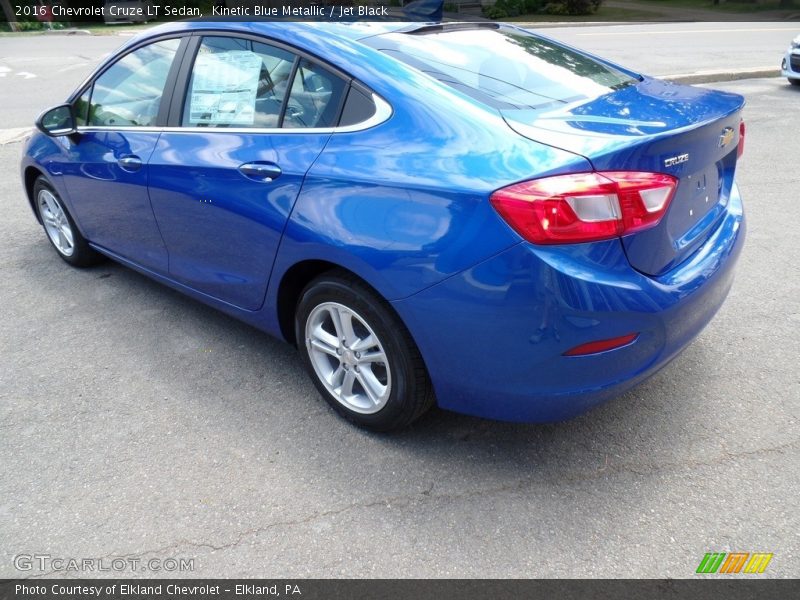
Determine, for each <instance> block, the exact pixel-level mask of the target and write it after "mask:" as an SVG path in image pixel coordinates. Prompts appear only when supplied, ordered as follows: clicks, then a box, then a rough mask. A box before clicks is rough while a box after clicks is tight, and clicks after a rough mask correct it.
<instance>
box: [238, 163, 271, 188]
mask: <svg viewBox="0 0 800 600" xmlns="http://www.w3.org/2000/svg"><path fill="white" fill-rule="evenodd" d="M239 171H240V172H241V173H242V175H244V176H245V177H247V178H248V179H254V180H255V181H263V182H264V183H269V182H270V181H273V180H274V179H276V178H277V177H280V174H281V168H280V167H279V166H278V165H276V164H275V163H271V162H263V163H260V162H252V163H246V164H244V165H242V166H241V167H239Z"/></svg>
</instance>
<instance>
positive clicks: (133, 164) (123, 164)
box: [117, 156, 142, 173]
mask: <svg viewBox="0 0 800 600" xmlns="http://www.w3.org/2000/svg"><path fill="white" fill-rule="evenodd" d="M117 164H118V165H119V168H120V169H122V170H123V171H128V172H129V173H134V172H135V171H138V170H139V169H141V168H142V159H141V158H139V157H138V156H123V157H122V158H120V159H119V160H118V161H117Z"/></svg>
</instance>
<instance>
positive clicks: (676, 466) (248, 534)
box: [27, 439, 800, 579]
mask: <svg viewBox="0 0 800 600" xmlns="http://www.w3.org/2000/svg"><path fill="white" fill-rule="evenodd" d="M799 446H800V439H795V440H790V441H788V442H785V443H783V444H778V445H775V446H769V447H766V448H755V449H753V450H744V451H741V452H722V453H721V454H719V456H717V457H716V458H714V459H712V460H707V461H688V462H669V463H663V464H651V465H632V464H624V463H623V464H620V465H613V464H609V461H608V459H607V458H606V460H605V462H604V464H603V466H601V467H599V468H597V469H595V470H593V471H589V472H585V473H580V474H577V475H572V476H570V475H569V474H567V475H565V476H563V477H560V478H559V480H560V481H561V482H584V481H592V480H595V479H600V478H604V477H608V476H611V475H618V474H622V473H634V474H636V475H641V476H646V475H652V474H655V473H662V472H669V471H680V470H685V469H696V468H704V467H713V466H718V465H721V464H725V463H728V462H731V461H736V460H740V459H747V458H752V457H760V456H766V455H771V454H779V453H782V452H784V451H785V450H789V449H794V448H797V447H799ZM547 479H552V478H547ZM543 481H544V479H542V478H535V477H533V476H528V477H523V478H520V479H517V480H515V481H512V482H509V483H505V484H502V485H496V486H491V487H487V488H481V489H477V490H469V491H465V492H462V493H456V494H448V493H441V494H434V493H433V489H434V487H435V482H433V481H432V482H430V484H429V485H428V486H426V487H425V489H422V490H420V491H419V492H417V493H414V494H410V495H399V496H390V497H387V498H380V499H377V500H370V501H367V502H354V503H352V504H348V505H346V506H342V507H340V508H337V509H331V510H324V511H321V512H312V513H311V514H309V515H307V516H305V517H302V518H298V519H287V520H282V521H273V522H272V523H267V524H266V525H261V526H259V527H252V528H250V529H245V530H244V531H240V532H239V533H238V534H237V535H236V537H235V538H234V539H233V540H231V541H230V542H227V543H224V544H214V543H212V542H208V541H195V540H189V539H185V538H181V539H179V540H176V541H174V542H172V543H170V544H166V545H164V546H159V547H157V548H151V549H147V550H142V551H141V552H132V553H128V554H120V553H117V552H112V553H110V554H107V555H105V556H103V557H100V559H99V560H100V561H101V562H102V561H113V560H114V559H123V560H135V559H139V560H142V559H143V558H144V557H146V556H150V555H156V556H158V555H163V554H166V553H171V552H177V551H178V550H179V549H180V548H198V549H200V548H207V549H209V550H211V551H212V552H219V551H222V550H231V549H234V548H237V547H238V546H240V545H241V544H242V543H243V542H245V540H247V539H249V538H252V537H257V536H259V535H261V534H263V533H266V532H268V531H270V530H272V529H276V528H279V527H295V526H298V525H305V524H308V523H311V522H313V521H316V520H319V519H322V518H325V517H335V516H338V515H341V514H344V513H347V512H350V511H353V510H363V509H370V508H375V507H384V508H390V509H391V508H393V507H401V508H404V507H407V506H409V505H411V504H414V503H423V504H429V503H432V502H441V501H448V502H452V501H454V500H456V501H457V500H465V499H469V498H476V497H481V496H491V495H494V494H502V493H514V492H521V491H523V490H525V489H527V488H530V487H532V486H534V485H537V484H539V483H542V482H543ZM67 572H69V569H57V570H56V569H54V570H51V571H47V572H44V573H38V574H35V575H31V576H29V577H28V578H27V579H36V578H40V577H47V576H49V575H56V574H59V573H67Z"/></svg>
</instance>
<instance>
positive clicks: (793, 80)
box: [789, 79, 800, 85]
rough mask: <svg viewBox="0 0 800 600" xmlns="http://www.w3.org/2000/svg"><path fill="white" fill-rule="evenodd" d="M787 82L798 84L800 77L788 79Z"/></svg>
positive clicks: (799, 83)
mask: <svg viewBox="0 0 800 600" xmlns="http://www.w3.org/2000/svg"><path fill="white" fill-rule="evenodd" d="M789 83H790V84H791V85H800V79H790V80H789Z"/></svg>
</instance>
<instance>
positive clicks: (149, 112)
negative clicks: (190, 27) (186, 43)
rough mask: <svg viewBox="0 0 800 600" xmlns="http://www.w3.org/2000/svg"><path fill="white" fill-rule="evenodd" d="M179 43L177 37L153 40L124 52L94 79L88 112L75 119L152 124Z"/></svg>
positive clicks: (107, 123) (108, 123) (110, 124)
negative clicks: (148, 43) (123, 54)
mask: <svg viewBox="0 0 800 600" xmlns="http://www.w3.org/2000/svg"><path fill="white" fill-rule="evenodd" d="M179 45H180V39H177V38H175V39H169V40H163V41H160V42H155V43H153V44H150V45H148V46H144V47H142V48H139V49H138V50H134V51H133V52H131V53H129V54H126V55H125V56H123V57H122V58H121V59H120V60H118V61H117V62H116V63H114V64H113V65H111V67H109V68H108V69H107V70H106V71H105V72H104V73H103V74H102V75H100V77H98V78H97V80H95V82H94V86H93V87H92V93H91V100H90V102H89V109H88V114H86V113H82V114H81V115H80V116H79V117H78V118H79V121H81V120H85V122H86V123H87V124H88V125H90V126H91V125H100V126H106V127H114V126H118V127H149V126H153V125H155V124H156V118H157V117H158V110H159V107H160V106H161V96H162V95H163V93H164V85H165V84H166V81H167V76H168V74H169V69H170V66H171V65H172V61H173V59H174V58H175V54H176V52H177V51H178V46H179ZM83 98H84V97H83V96H82V97H81V100H83ZM78 108H81V109H82V107H81V106H78ZM84 115H85V116H84Z"/></svg>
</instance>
